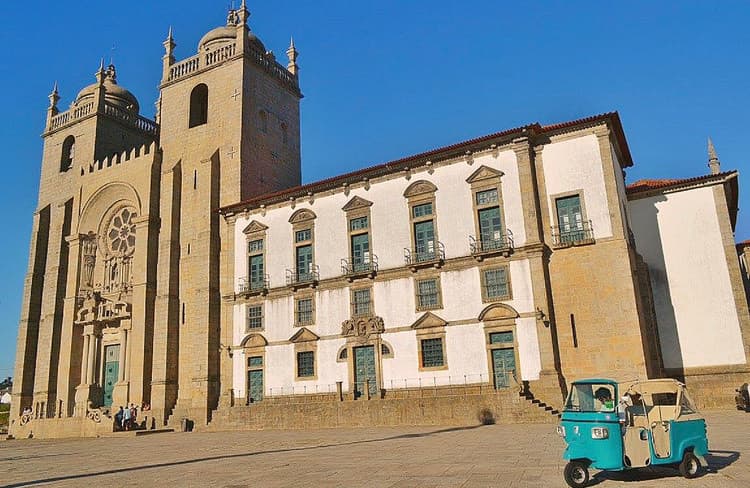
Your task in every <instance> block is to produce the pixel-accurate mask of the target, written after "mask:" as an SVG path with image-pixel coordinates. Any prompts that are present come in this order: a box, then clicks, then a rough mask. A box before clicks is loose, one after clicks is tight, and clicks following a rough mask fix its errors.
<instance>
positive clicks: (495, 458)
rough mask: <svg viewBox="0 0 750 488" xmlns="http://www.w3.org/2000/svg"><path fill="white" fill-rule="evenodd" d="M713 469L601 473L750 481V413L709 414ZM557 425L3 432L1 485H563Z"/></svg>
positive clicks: (613, 478) (625, 479)
mask: <svg viewBox="0 0 750 488" xmlns="http://www.w3.org/2000/svg"><path fill="white" fill-rule="evenodd" d="M707 419H708V425H709V443H710V448H711V449H712V453H711V455H710V456H709V464H710V466H709V470H708V472H707V473H706V474H705V475H703V476H702V477H700V478H698V479H695V480H685V479H683V478H680V477H679V476H677V475H676V472H675V471H671V470H659V471H638V472H636V471H632V472H628V473H598V474H597V475H596V476H595V477H594V484H595V485H596V486H599V487H601V488H607V487H610V486H612V487H617V486H619V487H623V486H627V487H629V488H646V487H659V488H669V487H688V488H693V487H695V488H699V487H725V486H726V487H750V469H748V459H750V415H748V414H743V413H741V412H721V413H709V414H708V415H707ZM554 429H555V426H554V425H553V424H546V425H541V424H540V425H491V426H479V427H468V428H466V427H464V428H460V427H459V428H455V427H454V428H448V427H446V428H439V427H406V428H373V429H337V430H315V431H305V432H300V431H262V432H225V433H170V434H158V435H151V436H143V437H119V438H100V439H70V440H15V441H4V442H0V485H4V486H14V487H19V486H38V485H54V486H95V487H97V488H100V487H106V486H118V487H119V486H137V487H150V486H158V487H160V488H164V487H168V486H218V487H227V488H238V487H245V486H253V487H295V488H299V487H306V486H313V487H317V486H322V487H347V488H350V487H368V488H370V487H372V488H377V487H384V488H385V487H389V488H406V487H463V488H470V487H472V488H473V487H514V488H515V487H545V488H546V487H550V488H555V487H563V486H566V485H565V482H564V481H563V477H562V469H563V467H564V463H563V461H562V460H561V454H562V451H563V447H564V446H563V442H562V440H561V439H559V438H558V437H557V435H556V434H555V433H554Z"/></svg>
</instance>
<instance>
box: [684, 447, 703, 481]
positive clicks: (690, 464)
mask: <svg viewBox="0 0 750 488" xmlns="http://www.w3.org/2000/svg"><path fill="white" fill-rule="evenodd" d="M679 469H680V474H681V475H682V476H684V477H685V478H695V477H696V476H698V473H699V472H700V469H701V463H700V461H698V458H697V457H695V454H693V453H692V452H690V451H685V454H683V456H682V462H681V463H680V466H679Z"/></svg>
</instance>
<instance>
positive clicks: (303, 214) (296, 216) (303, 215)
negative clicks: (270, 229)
mask: <svg viewBox="0 0 750 488" xmlns="http://www.w3.org/2000/svg"><path fill="white" fill-rule="evenodd" d="M315 217H316V215H315V212H313V211H312V210H310V209H307V208H301V209H299V210H297V211H296V212H294V213H293V214H292V216H291V217H289V223H290V224H298V223H300V222H307V221H310V220H313V219H315Z"/></svg>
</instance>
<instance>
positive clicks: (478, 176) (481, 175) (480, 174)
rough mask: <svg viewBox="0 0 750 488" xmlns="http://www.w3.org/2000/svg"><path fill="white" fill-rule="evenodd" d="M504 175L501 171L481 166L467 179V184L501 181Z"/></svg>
mask: <svg viewBox="0 0 750 488" xmlns="http://www.w3.org/2000/svg"><path fill="white" fill-rule="evenodd" d="M503 175H504V173H503V172H502V171H500V170H497V169H494V168H489V167H487V166H484V165H482V166H480V167H479V168H477V170H476V171H474V172H473V173H472V174H471V176H469V177H468V178H466V182H467V183H474V182H476V181H482V180H491V179H500V178H501V177H502V176H503Z"/></svg>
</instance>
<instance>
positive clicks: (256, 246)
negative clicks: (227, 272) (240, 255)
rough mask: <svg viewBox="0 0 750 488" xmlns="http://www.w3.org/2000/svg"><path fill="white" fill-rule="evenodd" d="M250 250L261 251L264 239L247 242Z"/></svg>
mask: <svg viewBox="0 0 750 488" xmlns="http://www.w3.org/2000/svg"><path fill="white" fill-rule="evenodd" d="M247 250H248V252H260V251H263V239H257V240H254V241H250V242H248V243H247Z"/></svg>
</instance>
